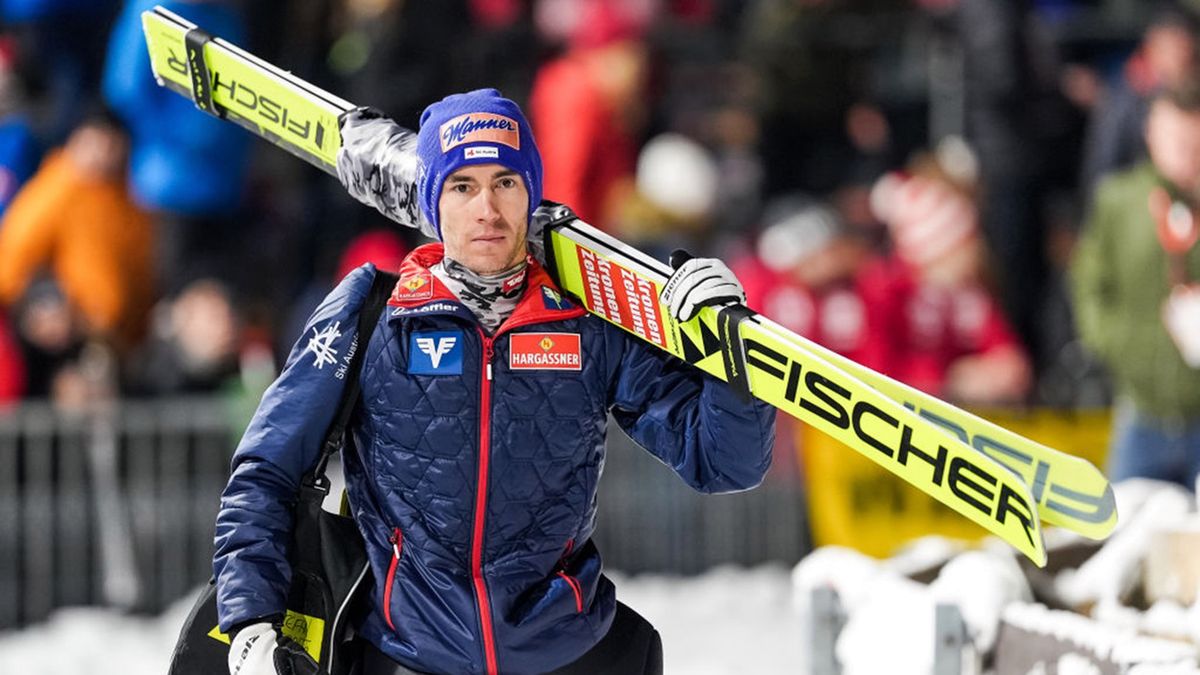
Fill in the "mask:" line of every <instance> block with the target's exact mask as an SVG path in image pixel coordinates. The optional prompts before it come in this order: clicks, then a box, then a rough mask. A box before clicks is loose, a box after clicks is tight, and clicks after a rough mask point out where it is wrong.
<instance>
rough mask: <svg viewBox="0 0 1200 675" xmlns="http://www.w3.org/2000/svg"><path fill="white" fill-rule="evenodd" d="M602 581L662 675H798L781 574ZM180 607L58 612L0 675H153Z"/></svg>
mask: <svg viewBox="0 0 1200 675" xmlns="http://www.w3.org/2000/svg"><path fill="white" fill-rule="evenodd" d="M612 576H613V579H614V581H616V583H617V597H618V598H620V599H621V601H622V602H624V603H625V604H627V605H629V606H631V607H633V608H634V609H636V610H637V611H638V612H639V613H641V614H642V615H643V616H645V617H646V618H647V619H649V620H650V621H651V622H653V623H654V624H655V626H656V627H657V628H658V630H659V632H660V633H662V636H663V645H664V652H665V660H666V673H667V674H668V675H726V674H728V675H734V674H740V673H756V674H760V675H775V674H780V675H782V674H783V673H796V672H798V670H799V667H798V664H799V663H800V659H801V653H800V650H801V648H800V644H801V639H800V638H801V626H800V619H799V617H797V616H796V615H795V613H794V612H793V611H792V609H791V604H790V603H791V580H790V570H788V569H785V568H784V567H782V566H777V567H761V568H756V569H749V570H747V569H735V568H718V569H715V570H712V571H710V572H708V573H707V574H704V575H701V576H698V577H691V578H679V577H662V576H651V575H643V576H636V577H626V576H625V575H621V574H617V573H613V574H612ZM190 606H191V599H190V598H188V599H185V600H182V601H180V602H179V603H177V604H176V605H175V606H174V607H172V608H170V609H168V610H167V611H166V612H164V613H163V615H162V616H161V617H150V618H141V617H131V616H126V615H124V614H122V613H120V612H115V611H112V610H104V609H96V608H71V609H64V610H61V611H59V612H58V613H56V614H55V615H54V616H53V617H52V618H51V619H50V620H49V621H47V622H45V623H43V624H39V625H37V626H33V627H31V628H28V629H26V630H23V631H20V632H9V633H0V673H4V674H6V675H78V674H79V673H88V674H89V675H163V673H165V672H166V670H167V665H168V663H169V661H170V654H171V648H172V647H173V646H174V643H175V638H176V637H177V635H178V633H179V626H180V625H181V624H182V623H183V620H184V618H185V617H186V615H187V611H188V609H189V608H190ZM218 675H219V674H218Z"/></svg>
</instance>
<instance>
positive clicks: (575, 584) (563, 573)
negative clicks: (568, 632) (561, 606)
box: [558, 538, 583, 613]
mask: <svg viewBox="0 0 1200 675" xmlns="http://www.w3.org/2000/svg"><path fill="white" fill-rule="evenodd" d="M574 548H575V539H574V538H571V539H568V540H567V548H566V550H565V551H563V554H562V558H560V559H559V561H558V576H560V577H562V579H563V581H565V582H567V585H568V586H570V587H571V592H572V593H574V594H575V611H576V612H578V613H582V612H583V587H582V586H580V584H579V580H578V579H576V578H575V577H573V576H571V575H570V574H567V558H569V557H571V550H572V549H574Z"/></svg>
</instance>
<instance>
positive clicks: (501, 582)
mask: <svg viewBox="0 0 1200 675" xmlns="http://www.w3.org/2000/svg"><path fill="white" fill-rule="evenodd" d="M416 154H417V158H418V166H419V170H418V176H419V177H418V179H417V184H416V193H417V198H418V201H419V202H420V208H421V211H422V212H423V214H424V216H425V218H426V219H427V220H428V224H429V226H430V228H431V230H432V232H433V233H434V234H435V235H436V236H437V238H438V239H439V240H440V243H434V244H427V245H425V246H421V247H419V248H417V249H416V250H415V251H413V252H412V253H411V254H410V255H409V256H408V257H407V258H406V259H405V261H404V263H403V264H402V266H401V268H400V272H399V273H400V282H399V283H398V284H397V285H396V288H395V290H394V292H393V295H392V297H391V299H390V301H389V303H388V304H389V309H388V311H385V312H384V313H383V315H382V317H381V318H380V320H379V323H378V324H377V326H376V329H375V331H374V333H373V334H372V336H371V338H370V340H369V342H368V343H367V344H366V345H365V349H366V352H365V354H364V357H365V358H364V360H363V370H362V376H361V385H362V398H361V401H360V403H359V408H358V410H357V412H356V413H355V415H354V417H353V418H352V421H351V427H352V428H351V431H350V435H351V437H352V439H353V443H351V444H350V445H351V446H352V448H350V449H347V450H346V451H345V453H344V457H343V464H344V466H345V472H346V483H347V494H348V498H349V502H350V505H351V512H352V513H353V516H354V519H355V521H356V522H357V523H358V526H359V530H360V531H361V533H362V535H363V538H364V540H365V541H366V547H367V554H368V558H369V559H370V567H371V574H370V578H371V580H372V582H373V583H372V584H371V588H370V589H369V591H368V593H367V604H368V605H369V611H368V612H367V616H366V618H365V619H364V620H363V621H362V623H361V625H359V626H357V627H356V628H357V630H358V634H359V635H360V636H361V637H362V638H363V640H364V641H365V654H364V657H363V660H362V662H361V664H359V666H358V667H359V669H360V670H359V672H361V673H363V675H376V674H380V673H388V674H395V673H413V672H418V673H545V672H556V673H623V674H625V673H629V674H638V673H661V672H662V646H661V641H660V640H659V637H658V634H657V632H656V631H654V629H653V627H652V626H650V625H649V623H648V622H646V620H645V619H643V618H641V617H640V616H638V615H637V614H636V613H635V612H634V611H633V610H631V609H629V608H628V607H626V606H624V605H622V604H620V603H618V602H617V600H616V597H615V589H614V587H613V584H612V583H611V582H610V581H609V580H608V579H607V578H606V577H605V576H604V575H603V573H602V565H601V560H600V554H599V552H598V551H597V549H596V546H595V544H594V543H593V541H592V533H593V531H594V529H595V520H596V488H597V483H598V481H599V478H600V471H601V467H602V466H603V464H604V453H605V430H606V422H607V419H608V416H609V414H610V413H611V415H612V417H613V418H614V419H615V420H616V422H617V423H618V424H619V425H620V426H621V428H622V429H623V430H624V431H625V432H626V433H628V434H629V435H630V436H631V437H632V438H633V439H634V440H635V441H637V443H638V444H640V445H641V446H642V447H644V448H646V449H647V450H648V451H649V452H651V453H652V454H654V455H655V456H657V457H658V458H659V459H661V460H662V461H663V462H664V463H665V464H667V465H668V466H670V467H671V468H672V469H673V470H674V471H675V472H676V473H677V474H678V475H679V476H680V478H682V479H683V480H684V481H685V482H686V483H688V484H689V485H691V486H692V487H693V488H695V489H697V490H699V491H702V492H727V491H734V490H744V489H748V488H751V487H754V486H755V485H757V484H758V483H759V482H761V481H762V479H763V477H764V475H765V473H766V471H767V468H768V466H769V464H770V460H771V448H772V445H773V441H774V421H775V410H774V408H772V407H770V406H768V405H765V404H763V403H761V402H746V401H744V400H742V399H741V398H740V397H739V396H738V395H737V394H736V393H735V392H734V391H733V390H731V388H730V387H728V386H727V385H726V384H725V383H723V382H721V381H719V380H717V379H715V378H713V377H711V376H709V375H707V374H704V373H702V372H701V371H699V370H697V369H694V368H693V367H691V366H689V365H687V364H685V363H683V362H682V361H679V360H677V359H675V358H674V357H672V356H669V355H668V354H667V353H666V352H663V351H660V350H659V349H657V348H656V347H653V346H651V345H649V344H647V343H645V342H643V341H641V340H639V339H637V338H635V337H633V336H632V335H630V334H629V333H626V332H624V331H623V330H621V329H620V328H617V327H615V326H613V325H612V324H610V323H608V322H606V321H604V320H601V319H599V318H597V317H595V316H593V315H590V314H588V313H587V312H586V310H585V309H584V308H583V307H581V306H579V305H578V304H576V303H574V302H571V301H570V300H568V299H566V298H564V297H563V296H562V295H561V294H560V291H559V289H558V288H557V287H556V286H555V283H554V281H552V280H551V278H550V276H549V274H548V273H547V272H546V270H545V269H543V267H542V265H541V264H540V263H539V262H538V259H537V257H536V256H535V255H532V254H531V249H530V248H529V247H528V245H529V243H530V242H531V241H532V239H533V237H534V234H531V230H533V231H534V233H536V229H537V223H538V222H542V221H540V220H537V219H540V218H542V217H544V213H543V212H539V213H538V214H537V219H535V210H536V209H537V207H538V205H539V203H540V201H541V191H542V167H541V158H540V156H539V154H538V150H537V145H536V144H535V142H534V138H533V136H532V134H531V132H530V129H529V124H528V122H527V120H526V119H525V116H524V115H523V114H522V112H521V110H520V109H519V108H518V107H517V105H516V104H515V103H513V102H512V101H509V100H508V99H505V98H502V97H501V96H500V95H499V92H497V91H495V90H493V89H487V90H478V91H474V92H470V93H467V94H458V95H454V96H450V97H447V98H446V99H443V100H442V101H440V102H437V103H434V104H432V105H431V106H429V107H428V108H427V109H426V110H425V112H424V114H423V115H422V116H421V127H420V131H419V133H418V135H417V139H416ZM373 274H374V268H373V267H372V266H370V265H365V266H363V267H361V268H358V269H357V270H355V271H354V272H352V273H351V274H350V275H349V276H347V277H346V278H345V279H344V280H343V281H342V282H341V284H340V285H339V286H338V287H337V288H336V289H335V290H334V291H333V292H332V293H331V294H330V295H329V296H328V297H327V298H326V299H325V301H324V303H323V304H322V305H321V306H320V307H319V308H318V309H317V310H316V311H315V312H314V313H313V315H312V316H311V318H310V319H309V321H308V324H307V326H306V328H305V334H304V335H303V336H302V337H301V339H300V341H299V342H298V343H297V344H296V346H295V348H293V350H292V353H291V356H290V357H289V359H288V362H287V364H286V366H285V368H284V370H283V373H282V374H281V375H280V377H279V379H278V380H277V381H276V382H275V384H274V385H272V387H271V388H270V389H269V390H268V392H267V393H266V395H265V396H264V397H263V401H262V404H261V405H260V407H259V409H258V412H257V413H256V414H255V417H254V420H253V421H252V422H251V424H250V426H249V428H248V429H247V431H246V434H245V436H244V437H243V439H242V442H241V444H240V445H239V446H238V449H237V452H236V455H235V457H234V460H233V474H232V476H231V477H230V480H229V484H228V485H227V487H226V489H225V492H224V495H223V497H222V501H221V510H220V514H219V515H218V517H217V530H216V548H217V551H216V556H215V560H214V571H215V577H216V583H217V589H218V612H219V616H220V627H221V629H222V630H223V631H226V632H228V633H231V635H232V646H231V649H230V663H229V666H230V672H231V673H234V674H238V675H274V674H276V673H284V672H311V671H310V670H309V671H306V670H305V668H308V669H311V668H312V667H313V664H312V663H310V662H307V661H308V657H307V655H305V654H304V652H303V650H302V649H295V648H292V645H289V641H288V639H287V638H283V637H281V634H280V631H279V625H280V623H279V622H280V620H281V618H282V616H283V612H284V603H285V599H286V598H285V596H286V592H287V588H288V583H287V579H288V578H289V573H290V570H289V566H288V562H287V561H288V558H287V554H286V552H287V549H288V545H289V541H290V528H291V526H292V517H293V516H292V507H291V506H290V505H291V504H292V503H294V500H295V497H296V493H297V489H298V485H299V481H300V478H301V476H302V475H303V474H304V473H305V471H306V470H307V469H309V468H310V467H312V466H313V465H314V464H315V462H316V460H317V457H318V455H319V448H318V445H319V444H320V439H321V438H322V436H323V433H324V430H325V429H326V427H327V426H328V425H329V423H330V421H331V419H332V416H333V414H334V409H335V408H336V407H337V406H336V401H337V399H338V396H339V394H340V388H341V383H342V380H341V379H340V377H341V376H340V375H339V374H338V366H339V364H340V363H341V362H342V360H343V359H344V358H345V356H346V354H347V353H348V352H349V351H350V350H351V349H353V348H354V347H352V346H351V345H352V343H353V342H354V340H355V339H356V336H355V335H354V328H353V327H354V326H355V325H356V321H357V314H358V311H359V307H360V305H361V304H362V302H363V300H364V296H365V294H366V292H367V289H368V287H369V286H370V283H371V279H372V277H373ZM665 288H666V289H667V290H666V291H665V292H664V293H663V296H662V299H663V302H664V303H665V305H666V307H667V308H668V309H669V311H670V312H671V313H672V314H673V315H675V316H677V317H679V318H682V319H687V318H690V317H691V316H692V315H694V313H695V311H696V310H697V309H698V308H699V307H701V306H704V305H709V304H715V303H720V302H725V301H728V300H731V299H744V296H743V294H742V291H741V286H740V284H739V283H738V282H737V279H736V278H735V277H734V276H733V275H732V273H730V272H729V270H728V268H726V267H725V266H724V265H723V264H721V263H720V262H719V261H716V260H712V259H694V260H692V261H689V262H688V263H686V264H684V265H682V266H680V267H679V269H678V270H677V271H676V272H675V273H674V275H673V276H672V277H671V279H670V280H669V281H668V283H667V284H666V286H665ZM306 662H307V663H306ZM289 669H290V670H289Z"/></svg>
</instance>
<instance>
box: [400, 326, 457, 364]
mask: <svg viewBox="0 0 1200 675" xmlns="http://www.w3.org/2000/svg"><path fill="white" fill-rule="evenodd" d="M462 366H463V346H462V333H460V332H458V331H438V332H432V333H413V335H412V342H411V343H410V345H409V354H408V372H409V374H412V375H461V374H462Z"/></svg>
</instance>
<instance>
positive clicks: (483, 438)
mask: <svg viewBox="0 0 1200 675" xmlns="http://www.w3.org/2000/svg"><path fill="white" fill-rule="evenodd" d="M586 313H587V311H586V310H584V309H583V308H580V309H579V311H578V313H577V314H572V315H569V316H565V317H560V319H563V320H565V319H569V318H575V317H577V316H582V315H584V314H586ZM545 320H546V318H545V317H525V318H524V320H518V321H517V322H515V323H509V322H507V321H505V323H504V324H502V325H501V326H500V328H499V329H498V330H497V331H496V333H495V335H493V336H492V337H488V336H487V334H485V333H484V332H483V328H482V327H480V326H478V325H476V327H475V330H476V331H478V332H479V338H480V339H481V340H482V341H483V369H482V371H483V372H482V373H481V374H480V378H479V379H480V388H479V392H480V393H479V470H478V473H477V475H476V479H475V480H476V488H475V515H474V518H475V522H474V528H473V533H472V536H471V578H472V581H473V583H474V586H475V599H476V602H477V604H478V605H479V624H480V630H481V632H482V633H483V655H484V659H485V661H486V662H487V672H488V674H489V675H496V673H498V672H500V671H499V667H498V666H497V665H496V636H495V634H494V631H493V628H492V609H491V600H490V599H489V597H488V589H487V582H486V581H485V580H484V578H483V533H484V517H485V516H486V515H487V485H488V461H489V459H490V455H491V423H492V420H491V415H492V410H491V408H492V357H493V356H494V355H495V342H496V340H497V339H499V338H500V336H501V335H503V334H504V333H507V332H508V331H510V330H512V329H513V328H517V327H520V326H524V325H526V324H534V323H541V322H543V321H545ZM568 583H569V582H568ZM571 587H572V588H573V589H576V598H577V599H578V601H579V602H578V603H577V604H578V605H579V606H581V607H582V596H581V595H580V593H579V590H578V589H579V584H578V582H575V583H574V584H572V585H571Z"/></svg>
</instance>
